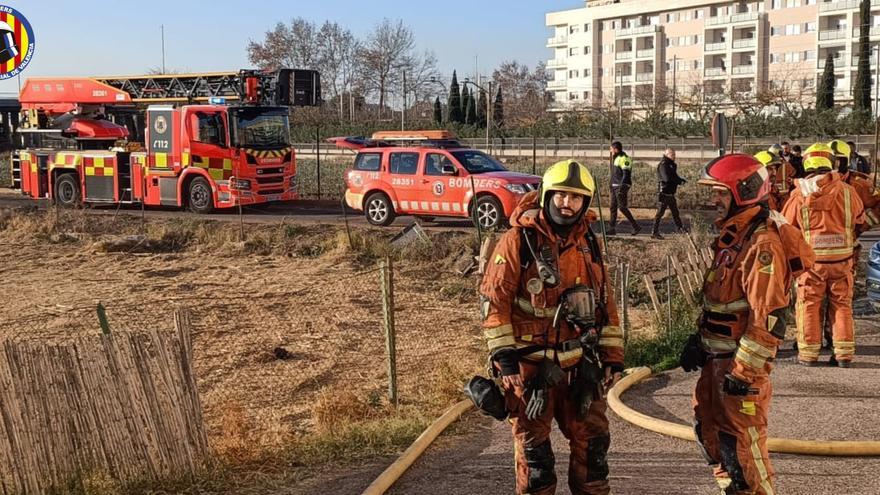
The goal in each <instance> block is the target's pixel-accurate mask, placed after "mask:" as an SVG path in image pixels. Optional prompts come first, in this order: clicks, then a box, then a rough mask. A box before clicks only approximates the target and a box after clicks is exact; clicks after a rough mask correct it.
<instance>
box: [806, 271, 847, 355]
mask: <svg viewBox="0 0 880 495" xmlns="http://www.w3.org/2000/svg"><path fill="white" fill-rule="evenodd" d="M826 297H827V298H828V313H827V318H828V320H829V321H830V322H831V335H832V340H833V343H834V357H835V358H836V359H837V360H838V361H852V359H853V355H854V354H855V352H856V343H855V334H854V329H853V314H852V298H853V260H852V258H850V259H848V260H844V261H838V262H834V263H816V264H815V265H814V266H813V268H812V269H810V270H808V271H806V272H804V273H803V274H802V275H801V276H800V277H798V281H797V315H796V316H797V330H798V359H800V360H801V361H808V362H811V361H817V360H818V359H819V351H820V349H821V347H822V301H823V300H824V299H825V298H826Z"/></svg>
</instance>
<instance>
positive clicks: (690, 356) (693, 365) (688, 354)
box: [679, 333, 706, 373]
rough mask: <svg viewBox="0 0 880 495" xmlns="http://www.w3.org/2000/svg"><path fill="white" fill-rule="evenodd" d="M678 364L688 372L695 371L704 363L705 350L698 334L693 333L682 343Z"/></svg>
mask: <svg viewBox="0 0 880 495" xmlns="http://www.w3.org/2000/svg"><path fill="white" fill-rule="evenodd" d="M679 364H680V365H681V367H682V369H684V370H685V371H687V372H688V373H690V372H691V371H697V370H699V369H700V368H702V367H703V366H705V365H706V351H705V350H703V344H702V343H701V342H700V335H699V334H696V333H695V334H693V335H691V336H690V337H688V340H687V342H686V343H685V344H684V349H682V351H681V357H680V358H679Z"/></svg>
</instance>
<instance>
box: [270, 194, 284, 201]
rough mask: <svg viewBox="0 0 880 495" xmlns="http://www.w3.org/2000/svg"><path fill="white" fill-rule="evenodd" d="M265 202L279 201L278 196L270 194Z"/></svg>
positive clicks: (279, 197) (279, 196)
mask: <svg viewBox="0 0 880 495" xmlns="http://www.w3.org/2000/svg"><path fill="white" fill-rule="evenodd" d="M266 201H281V195H280V194H270V195H268V196H266Z"/></svg>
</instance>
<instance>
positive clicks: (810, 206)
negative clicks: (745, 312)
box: [782, 143, 864, 368]
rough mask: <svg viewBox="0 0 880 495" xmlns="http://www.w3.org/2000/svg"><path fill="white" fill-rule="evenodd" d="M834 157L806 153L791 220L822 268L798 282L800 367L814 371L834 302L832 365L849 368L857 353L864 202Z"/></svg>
mask: <svg viewBox="0 0 880 495" xmlns="http://www.w3.org/2000/svg"><path fill="white" fill-rule="evenodd" d="M833 159H834V152H833V151H832V149H831V148H830V147H829V146H828V145H825V144H822V143H816V144H814V145H812V146H810V147H809V148H807V151H806V152H805V153H804V171H805V172H806V174H807V177H806V178H803V179H798V180H796V181H795V190H794V192H793V193H792V195H791V198H790V199H789V201H788V202H787V203H786V204H785V208H783V210H782V213H783V215H785V218H786V219H787V220H788V221H789V222H791V223H792V224H793V225H795V226H797V227H798V228H800V229H801V231H802V232H803V236H804V239H805V240H806V241H807V243H809V244H810V246H812V247H813V251H815V253H816V265H815V266H814V267H813V268H812V269H810V270H808V271H807V272H805V273H804V274H803V275H801V276H800V277H799V278H798V281H797V307H796V313H797V318H796V320H797V328H798V362H800V363H801V364H804V365H806V366H814V365H816V363H817V362H818V360H819V351H820V349H821V347H822V315H821V313H822V301H823V299H824V298H825V297H826V296H827V297H828V319H829V320H830V321H831V327H832V338H833V348H834V354H832V356H831V361H830V363H831V364H832V365H837V366H840V367H842V368H845V367H849V365H850V363H852V360H853V355H854V354H855V350H856V343H855V336H854V333H853V317H852V297H853V254H854V251H855V249H854V248H855V245H856V244H857V242H858V241H856V236H857V234H858V232H861V230H862V228H863V226H864V207H863V205H862V200H861V199H859V196H858V194H857V193H856V191H855V190H854V189H853V188H852V186H850V185H848V184H846V183H845V182H843V180H842V179H841V176H840V174H839V173H837V172H832V168H833V166H834V162H833Z"/></svg>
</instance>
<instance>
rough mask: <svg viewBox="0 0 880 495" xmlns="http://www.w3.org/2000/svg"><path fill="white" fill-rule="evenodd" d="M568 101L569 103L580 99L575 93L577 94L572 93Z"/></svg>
mask: <svg viewBox="0 0 880 495" xmlns="http://www.w3.org/2000/svg"><path fill="white" fill-rule="evenodd" d="M568 99H569V101H574V100H577V99H578V94H577V93H575V92H571V93H569V94H568Z"/></svg>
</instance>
